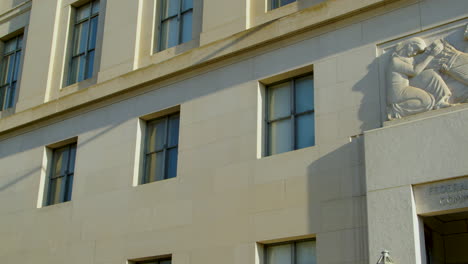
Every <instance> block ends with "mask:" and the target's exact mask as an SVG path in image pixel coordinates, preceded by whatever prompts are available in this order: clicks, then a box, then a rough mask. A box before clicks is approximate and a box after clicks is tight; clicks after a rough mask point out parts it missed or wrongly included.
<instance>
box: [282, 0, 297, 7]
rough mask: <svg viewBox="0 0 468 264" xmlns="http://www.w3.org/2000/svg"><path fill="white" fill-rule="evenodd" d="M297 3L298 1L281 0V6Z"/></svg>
mask: <svg viewBox="0 0 468 264" xmlns="http://www.w3.org/2000/svg"><path fill="white" fill-rule="evenodd" d="M293 2H296V0H281V6H284V5H287V4H290V3H293Z"/></svg>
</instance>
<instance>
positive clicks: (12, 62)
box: [3, 55, 15, 83]
mask: <svg viewBox="0 0 468 264" xmlns="http://www.w3.org/2000/svg"><path fill="white" fill-rule="evenodd" d="M3 59H4V60H6V61H7V63H8V65H7V68H6V70H7V71H6V83H10V82H11V81H12V80H13V72H14V69H15V56H14V55H10V56H8V57H4V58H3Z"/></svg>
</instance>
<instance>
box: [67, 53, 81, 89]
mask: <svg viewBox="0 0 468 264" xmlns="http://www.w3.org/2000/svg"><path fill="white" fill-rule="evenodd" d="M79 62H80V57H76V58H72V61H71V65H70V76H68V84H72V83H75V82H76V80H77V79H78V63H79Z"/></svg>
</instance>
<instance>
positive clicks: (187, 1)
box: [182, 0, 193, 11]
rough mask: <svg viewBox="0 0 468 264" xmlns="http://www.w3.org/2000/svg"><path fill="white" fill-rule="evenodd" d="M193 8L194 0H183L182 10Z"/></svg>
mask: <svg viewBox="0 0 468 264" xmlns="http://www.w3.org/2000/svg"><path fill="white" fill-rule="evenodd" d="M190 8H193V0H182V11H186V10H187V9H190Z"/></svg>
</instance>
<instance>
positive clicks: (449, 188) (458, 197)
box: [428, 183, 468, 206]
mask: <svg viewBox="0 0 468 264" xmlns="http://www.w3.org/2000/svg"><path fill="white" fill-rule="evenodd" d="M465 191H468V183H453V184H444V185H440V186H432V187H430V188H429V190H428V192H429V195H430V196H440V195H442V196H440V198H439V204H440V205H442V206H448V205H453V204H457V203H464V202H465V201H468V193H466V192H465Z"/></svg>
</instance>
